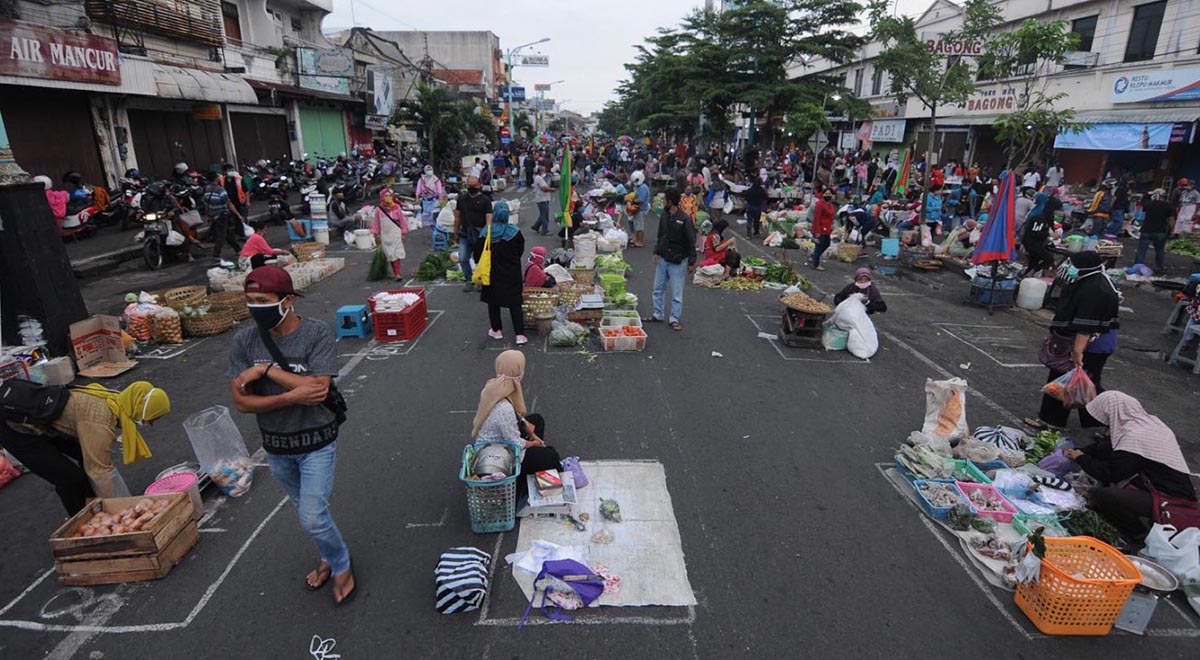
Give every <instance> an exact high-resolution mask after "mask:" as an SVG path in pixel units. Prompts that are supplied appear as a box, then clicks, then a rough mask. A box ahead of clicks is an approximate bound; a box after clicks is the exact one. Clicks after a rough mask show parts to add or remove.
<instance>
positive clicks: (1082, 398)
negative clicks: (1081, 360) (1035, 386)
mask: <svg viewBox="0 0 1200 660" xmlns="http://www.w3.org/2000/svg"><path fill="white" fill-rule="evenodd" d="M1042 392H1043V393H1045V394H1049V395H1050V396H1052V397H1054V398H1056V399H1058V400H1059V401H1062V402H1063V405H1064V406H1066V407H1067V408H1082V407H1084V406H1086V405H1087V404H1088V403H1089V402H1091V400H1092V399H1094V398H1096V386H1095V384H1093V383H1092V379H1091V378H1089V377H1088V375H1087V372H1086V371H1084V370H1083V369H1080V368H1078V367H1076V368H1075V369H1072V370H1070V371H1068V372H1067V373H1065V374H1063V375H1061V376H1059V377H1058V378H1055V379H1054V380H1052V381H1050V382H1049V383H1046V384H1045V385H1044V386H1042Z"/></svg>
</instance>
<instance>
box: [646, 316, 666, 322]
mask: <svg viewBox="0 0 1200 660" xmlns="http://www.w3.org/2000/svg"><path fill="white" fill-rule="evenodd" d="M642 323H662V319H660V318H658V317H656V316H647V317H644V318H642Z"/></svg>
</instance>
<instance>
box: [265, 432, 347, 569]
mask: <svg viewBox="0 0 1200 660" xmlns="http://www.w3.org/2000/svg"><path fill="white" fill-rule="evenodd" d="M335 465H337V442H336V441H335V442H331V443H329V444H328V445H326V446H325V447H323V448H321V449H318V450H317V451H314V452H309V453H307V454H267V466H268V467H270V468H271V474H272V475H274V476H275V480H276V481H278V482H279V485H280V486H283V490H284V491H285V492H286V493H287V494H288V497H290V498H291V499H292V504H294V505H296V508H297V509H298V510H299V512H300V526H301V527H303V528H304V531H306V532H308V535H309V536H311V537H312V539H313V541H315V542H316V544H317V551H318V552H320V553H321V559H322V560H323V561H325V562H327V563H328V564H329V566H330V568H332V569H333V573H334V574H335V575H340V574H342V573H345V572H346V571H347V570H349V568H350V549H349V548H347V547H346V542H345V541H344V540H342V533H341V532H340V531H338V528H337V525H336V524H334V522H333V515H332V514H330V513H329V496H330V494H332V493H333V468H334V466H335Z"/></svg>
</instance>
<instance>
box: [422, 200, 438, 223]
mask: <svg viewBox="0 0 1200 660" xmlns="http://www.w3.org/2000/svg"><path fill="white" fill-rule="evenodd" d="M438 210H439V209H438V200H437V198H436V197H435V198H432V199H423V200H421V225H422V226H425V227H432V226H433V221H434V219H435V218H436V217H437V214H438Z"/></svg>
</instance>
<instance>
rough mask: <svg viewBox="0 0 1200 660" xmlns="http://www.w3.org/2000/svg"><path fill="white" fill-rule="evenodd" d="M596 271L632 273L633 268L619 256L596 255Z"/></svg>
mask: <svg viewBox="0 0 1200 660" xmlns="http://www.w3.org/2000/svg"><path fill="white" fill-rule="evenodd" d="M596 270H617V271H632V270H633V267H632V266H630V265H629V262H628V261H625V259H624V258H623V257H622V256H621V255H619V254H598V255H596Z"/></svg>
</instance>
